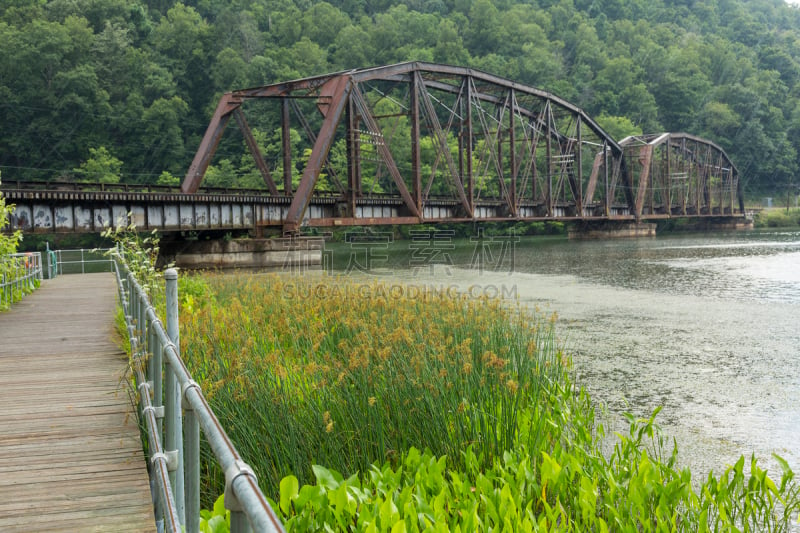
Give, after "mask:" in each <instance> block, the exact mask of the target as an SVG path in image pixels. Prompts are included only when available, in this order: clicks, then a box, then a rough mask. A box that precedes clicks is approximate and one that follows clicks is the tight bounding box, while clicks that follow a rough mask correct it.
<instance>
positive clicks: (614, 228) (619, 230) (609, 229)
mask: <svg viewBox="0 0 800 533" xmlns="http://www.w3.org/2000/svg"><path fill="white" fill-rule="evenodd" d="M567 235H568V236H569V238H570V239H618V238H636V237H655V236H656V225H655V224H653V223H645V222H630V221H619V222H617V221H600V222H582V223H577V224H575V225H574V226H573V227H571V228H570V229H569V230H568V232H567Z"/></svg>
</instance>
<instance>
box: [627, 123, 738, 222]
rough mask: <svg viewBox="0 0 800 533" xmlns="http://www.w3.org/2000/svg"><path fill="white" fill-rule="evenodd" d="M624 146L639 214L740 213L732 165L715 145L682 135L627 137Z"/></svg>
mask: <svg viewBox="0 0 800 533" xmlns="http://www.w3.org/2000/svg"><path fill="white" fill-rule="evenodd" d="M620 145H622V146H623V148H624V150H625V158H626V160H627V168H628V169H629V171H630V173H631V183H632V185H633V189H632V192H633V194H634V198H635V200H634V204H633V211H632V212H633V214H634V215H635V216H636V218H637V219H639V218H659V217H670V216H704V215H708V216H711V215H716V216H726V215H728V216H731V215H736V214H739V215H743V214H744V196H743V194H742V188H741V181H740V179H739V172H738V170H737V169H736V166H735V165H734V164H733V162H732V161H731V160H730V158H729V157H728V156H727V154H726V153H725V151H724V150H723V149H722V148H720V147H719V146H718V145H716V144H715V143H713V142H711V141H709V140H706V139H702V138H700V137H696V136H694V135H690V134H687V133H660V134H651V135H641V136H633V137H627V138H625V139H623V140H622V141H620Z"/></svg>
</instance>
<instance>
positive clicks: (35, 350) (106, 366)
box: [0, 273, 155, 532]
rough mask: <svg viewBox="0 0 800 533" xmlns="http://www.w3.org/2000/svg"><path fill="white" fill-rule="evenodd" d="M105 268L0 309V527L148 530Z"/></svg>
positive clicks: (144, 484)
mask: <svg viewBox="0 0 800 533" xmlns="http://www.w3.org/2000/svg"><path fill="white" fill-rule="evenodd" d="M115 286H116V281H115V278H114V275H113V274H109V273H104V274H84V275H70V276H61V277H59V278H56V279H54V280H48V281H44V282H43V283H42V287H40V288H39V289H38V290H37V291H35V292H34V293H33V294H31V295H28V296H26V297H25V298H24V299H23V300H22V301H21V302H19V303H17V304H15V305H14V307H13V308H12V309H11V310H10V311H7V312H5V313H0V531H3V532H7V531H25V532H29V531H113V532H117V531H136V532H141V531H144V532H149V531H155V523H154V520H153V508H152V500H151V496H150V484H149V481H148V478H147V469H146V464H145V458H144V454H143V452H142V446H141V440H140V439H139V429H138V426H137V423H136V415H135V413H134V410H133V406H132V404H131V400H130V397H129V388H128V385H127V384H126V382H125V380H124V376H125V372H126V367H127V356H126V355H125V354H124V352H123V351H122V350H121V349H120V347H119V345H118V343H117V341H116V338H117V337H116V333H115V330H114V309H115V306H116V289H115Z"/></svg>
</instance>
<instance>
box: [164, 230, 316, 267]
mask: <svg viewBox="0 0 800 533" xmlns="http://www.w3.org/2000/svg"><path fill="white" fill-rule="evenodd" d="M324 246H325V241H324V240H323V239H322V238H320V237H276V238H271V239H263V238H262V239H254V238H245V239H224V238H223V239H213V240H180V241H178V240H173V241H170V240H168V239H167V240H164V241H162V242H161V257H160V260H161V261H163V262H164V263H173V264H174V265H175V266H176V267H178V268H183V269H187V270H199V269H214V268H219V269H235V268H239V269H247V270H262V269H264V270H273V269H281V270H306V269H308V270H319V269H321V268H322V252H323V248H324Z"/></svg>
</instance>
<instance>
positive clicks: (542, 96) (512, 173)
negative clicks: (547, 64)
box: [181, 62, 635, 232]
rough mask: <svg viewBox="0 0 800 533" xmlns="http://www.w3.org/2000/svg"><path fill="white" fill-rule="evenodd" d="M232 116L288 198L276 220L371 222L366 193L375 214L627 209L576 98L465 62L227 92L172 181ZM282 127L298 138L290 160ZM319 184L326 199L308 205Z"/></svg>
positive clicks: (608, 147) (613, 151)
mask: <svg viewBox="0 0 800 533" xmlns="http://www.w3.org/2000/svg"><path fill="white" fill-rule="evenodd" d="M253 102H256V103H253ZM251 106H252V108H253V109H252V110H250V107H251ZM245 107H248V112H247V116H246V114H245ZM230 118H234V119H235V120H236V123H237V125H238V126H239V129H240V130H241V132H242V134H243V136H244V139H245V142H246V145H247V147H248V149H249V151H250V153H251V154H252V156H253V158H254V160H255V162H256V167H257V168H258V170H259V172H260V173H261V175H262V177H263V179H264V182H265V185H266V188H267V190H268V191H269V194H270V195H272V196H276V197H282V198H283V199H285V200H287V201H288V205H287V207H286V208H285V210H284V212H283V213H282V215H281V216H282V225H283V227H284V229H285V230H286V231H287V232H294V231H297V230H298V229H299V227H300V226H301V225H354V224H365V223H375V222H373V220H374V219H375V218H376V209H375V206H376V205H384V206H385V209H384V208H381V209H379V210H378V211H379V212H380V214H379V216H378V218H380V219H381V221H382V223H423V222H437V221H468V220H509V219H548V218H564V217H578V218H594V217H599V218H608V217H614V216H630V214H631V213H632V211H631V209H632V207H633V206H634V203H635V197H634V195H633V192H632V191H633V183H632V182H631V181H630V174H629V172H628V171H627V169H626V159H625V157H624V151H623V148H622V146H621V145H620V144H618V143H617V142H616V141H615V140H614V139H613V138H611V136H610V135H608V134H607V133H606V132H605V131H604V130H603V129H602V128H601V127H600V126H599V125H598V124H597V123H596V122H595V121H594V120H593V119H592V118H591V117H589V116H588V115H587V114H586V113H585V112H584V111H583V110H581V109H580V108H578V107H577V106H575V105H573V104H571V103H570V102H567V101H566V100H563V99H562V98H559V97H558V96H556V95H553V94H551V93H548V92H546V91H543V90H540V89H537V88H534V87H529V86H526V85H523V84H519V83H516V82H514V81H511V80H507V79H504V78H500V77H498V76H494V75H491V74H488V73H485V72H481V71H478V70H475V69H471V68H466V67H457V66H450V65H440V64H432V63H421V62H409V63H401V64H397V65H389V66H381V67H373V68H366V69H357V70H350V71H345V72H338V73H332V74H326V75H322V76H314V77H309V78H303V79H299V80H294V81H289V82H283V83H277V84H273V85H267V86H263V87H256V88H251V89H245V90H239V91H233V92H230V93H226V94H225V95H223V97H222V98H221V99H220V101H219V104H218V106H217V109H216V111H215V113H214V115H213V117H212V120H211V122H210V124H209V126H208V128H207V131H206V133H205V136H204V138H203V140H202V142H201V145H200V148H199V149H198V151H197V154H196V155H195V157H194V160H193V161H192V164H191V166H190V168H189V170H188V172H187V174H186V177H185V179H184V181H183V184H182V186H181V189H182V192H184V193H194V192H196V191H197V190H198V188H199V187H200V185H201V183H202V180H203V177H204V175H205V172H206V170H207V169H208V166H209V164H210V163H211V160H212V158H213V156H214V152H215V150H216V148H217V146H218V145H219V143H220V140H221V138H222V134H223V131H224V130H225V127H226V125H227V124H228V122H229V121H230ZM251 123H252V124H254V125H256V127H257V128H258V129H259V130H261V131H280V136H281V150H280V154H271V156H270V158H265V156H264V154H262V152H261V148H260V147H259V146H258V143H257V142H256V140H255V136H254V135H253V131H252V129H251V126H250V124H251ZM292 130H294V131H295V132H297V131H299V132H301V134H302V135H303V136H304V137H305V143H306V145H307V146H308V147H309V149H307V150H306V153H305V154H303V157H302V158H300V159H302V160H301V161H299V163H300V164H299V165H298V157H297V154H296V153H295V152H294V150H293V146H292V145H291V142H290V139H291V136H292ZM295 135H296V133H295ZM298 168H300V170H297V169H298ZM274 175H275V176H279V178H278V179H275V177H274ZM320 195H323V196H327V197H329V198H331V202H332V205H333V208H330V209H327V210H326V209H322V210H320V209H309V206H310V205H311V203H312V198H314V197H315V196H320ZM381 202H383V204H381Z"/></svg>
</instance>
